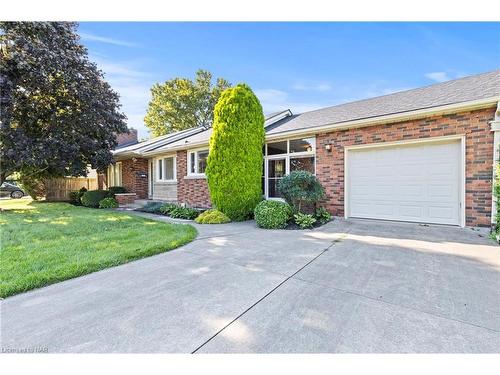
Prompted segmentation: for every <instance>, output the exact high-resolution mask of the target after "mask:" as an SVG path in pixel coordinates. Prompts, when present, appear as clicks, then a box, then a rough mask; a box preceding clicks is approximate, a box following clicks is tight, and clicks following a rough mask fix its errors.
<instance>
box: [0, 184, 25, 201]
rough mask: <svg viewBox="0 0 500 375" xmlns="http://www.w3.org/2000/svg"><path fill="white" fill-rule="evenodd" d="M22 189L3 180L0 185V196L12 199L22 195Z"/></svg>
mask: <svg viewBox="0 0 500 375" xmlns="http://www.w3.org/2000/svg"><path fill="white" fill-rule="evenodd" d="M24 195H25V194H24V191H22V190H21V188H20V187H19V186H17V185H14V184H13V183H11V182H4V183H3V184H2V185H1V186H0V197H11V198H14V199H19V198H22V197H24Z"/></svg>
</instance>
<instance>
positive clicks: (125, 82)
mask: <svg viewBox="0 0 500 375" xmlns="http://www.w3.org/2000/svg"><path fill="white" fill-rule="evenodd" d="M90 59H91V60H92V61H94V62H95V63H96V64H97V67H98V68H99V69H101V70H102V71H103V72H104V76H105V78H106V81H107V82H108V83H109V84H110V85H111V87H112V88H113V89H114V90H115V91H116V92H117V93H118V94H119V95H120V103H121V104H122V108H121V110H122V112H123V113H125V115H126V116H127V125H128V126H129V127H132V128H135V129H137V130H138V133H139V138H149V129H148V128H146V126H145V125H144V116H145V115H146V111H147V107H148V104H149V100H150V98H151V93H150V88H151V86H152V85H153V83H155V82H156V80H155V79H154V77H153V76H152V75H151V74H149V73H148V72H146V71H144V70H141V69H140V66H139V65H140V64H139V63H137V62H134V61H120V62H118V61H110V60H108V59H106V58H105V57H102V56H99V57H95V56H90ZM138 66H139V67H138Z"/></svg>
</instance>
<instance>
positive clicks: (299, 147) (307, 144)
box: [290, 138, 316, 153]
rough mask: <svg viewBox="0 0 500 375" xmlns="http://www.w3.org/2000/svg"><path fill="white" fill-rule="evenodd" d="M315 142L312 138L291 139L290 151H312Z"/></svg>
mask: <svg viewBox="0 0 500 375" xmlns="http://www.w3.org/2000/svg"><path fill="white" fill-rule="evenodd" d="M315 143H316V142H315V139H314V138H304V139H291V140H290V153H297V152H312V151H314V146H315Z"/></svg>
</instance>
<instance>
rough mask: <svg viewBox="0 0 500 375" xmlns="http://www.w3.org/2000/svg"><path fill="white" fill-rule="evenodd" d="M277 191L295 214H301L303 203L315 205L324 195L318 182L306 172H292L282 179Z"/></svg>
mask: <svg viewBox="0 0 500 375" xmlns="http://www.w3.org/2000/svg"><path fill="white" fill-rule="evenodd" d="M278 189H279V191H280V192H281V194H282V195H283V198H284V199H285V200H286V201H287V202H288V204H289V205H290V206H292V207H293V209H294V212H296V213H297V212H301V208H302V206H303V204H304V203H313V204H316V203H317V202H318V201H319V200H320V199H321V198H323V197H324V195H325V190H324V189H323V186H321V183H320V182H319V180H318V179H317V178H316V176H315V175H313V174H312V173H310V172H307V171H294V172H292V173H290V174H289V175H287V176H285V177H283V178H282V179H281V180H280V182H279V183H278Z"/></svg>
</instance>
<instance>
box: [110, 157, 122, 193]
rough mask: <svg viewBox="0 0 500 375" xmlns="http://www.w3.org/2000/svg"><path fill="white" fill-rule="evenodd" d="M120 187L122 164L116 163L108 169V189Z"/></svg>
mask: <svg viewBox="0 0 500 375" xmlns="http://www.w3.org/2000/svg"><path fill="white" fill-rule="evenodd" d="M110 186H122V163H121V162H119V161H118V162H116V163H115V164H111V165H110V166H109V167H108V187H110Z"/></svg>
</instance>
